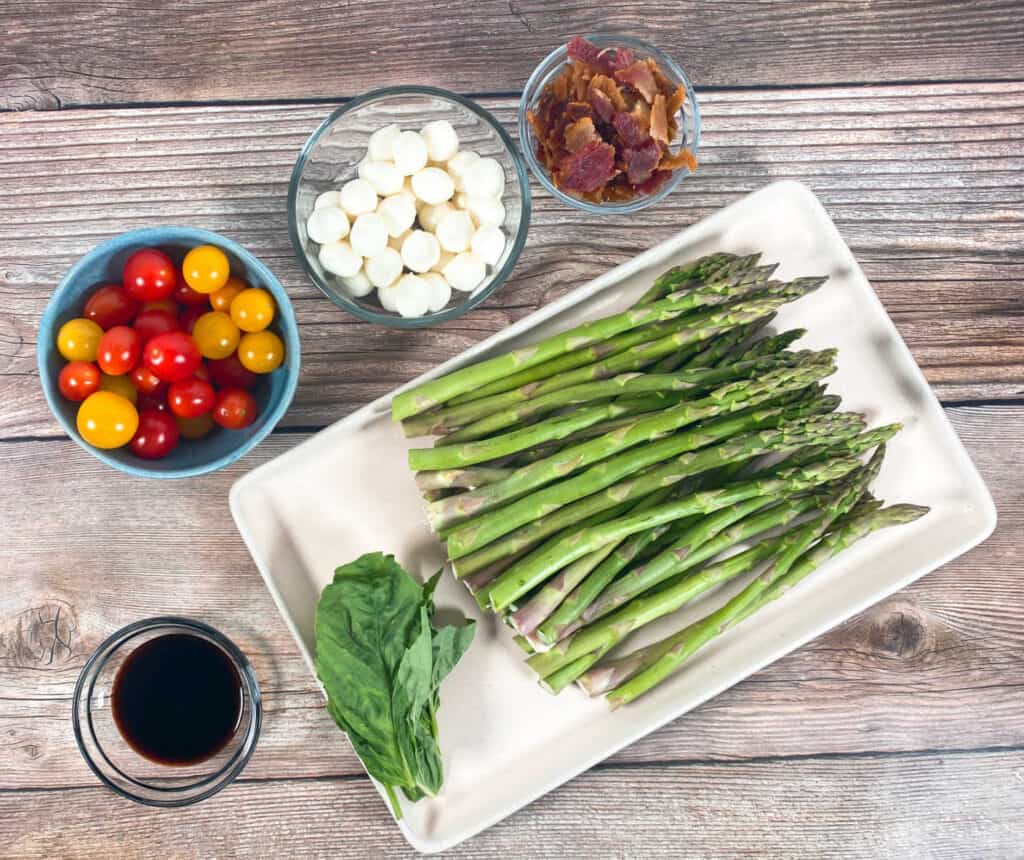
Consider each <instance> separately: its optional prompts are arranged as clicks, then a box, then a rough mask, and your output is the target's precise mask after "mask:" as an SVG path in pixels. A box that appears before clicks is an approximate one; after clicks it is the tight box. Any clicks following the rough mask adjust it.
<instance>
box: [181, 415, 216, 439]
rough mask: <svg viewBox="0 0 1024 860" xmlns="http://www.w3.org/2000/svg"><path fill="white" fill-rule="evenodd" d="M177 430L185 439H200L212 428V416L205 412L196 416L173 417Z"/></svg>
mask: <svg viewBox="0 0 1024 860" xmlns="http://www.w3.org/2000/svg"><path fill="white" fill-rule="evenodd" d="M174 420H175V423H176V424H177V425H178V430H179V432H180V433H181V435H182V436H184V437H185V438H186V439H202V438H203V437H204V436H205V435H206V434H207V433H209V432H210V431H211V430H212V429H213V428H214V426H215V425H214V423H213V416H212V415H211V414H210V413H209V412H207V413H206V414H205V415H200V416H199V417H198V418H177V417H176V418H175V419H174Z"/></svg>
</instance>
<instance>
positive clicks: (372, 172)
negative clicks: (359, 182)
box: [359, 161, 405, 197]
mask: <svg viewBox="0 0 1024 860" xmlns="http://www.w3.org/2000/svg"><path fill="white" fill-rule="evenodd" d="M359 176H360V177H361V178H362V179H365V180H366V181H367V182H369V183H370V185H372V186H373V190H374V191H376V192H377V193H378V194H379V195H380V196H381V197H387V196H388V195H389V194H397V193H398V192H399V191H401V190H402V184H403V183H404V182H405V177H404V176H402V174H401V173H399V172H398V168H397V167H395V165H394V164H392V163H391V162H390V161H370V162H368V163H367V164H366V166H365V167H360V168H359Z"/></svg>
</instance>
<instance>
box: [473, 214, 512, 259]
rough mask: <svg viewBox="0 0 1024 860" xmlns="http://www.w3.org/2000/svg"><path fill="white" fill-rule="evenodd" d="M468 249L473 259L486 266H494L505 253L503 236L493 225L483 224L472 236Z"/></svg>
mask: <svg viewBox="0 0 1024 860" xmlns="http://www.w3.org/2000/svg"><path fill="white" fill-rule="evenodd" d="M469 247H470V249H471V250H472V252H473V256H474V257H479V258H480V259H481V260H483V261H484V262H485V263H487V265H488V266H496V265H498V260H500V259H501V255H502V254H503V253H504V251H505V234H504V233H503V232H502V231H501V230H500V229H499V228H498V227H495V226H494V225H493V224H485V225H484V226H483V227H481V228H480V229H479V230H477V231H476V232H475V233H474V234H473V239H472V240H471V241H470V243H469Z"/></svg>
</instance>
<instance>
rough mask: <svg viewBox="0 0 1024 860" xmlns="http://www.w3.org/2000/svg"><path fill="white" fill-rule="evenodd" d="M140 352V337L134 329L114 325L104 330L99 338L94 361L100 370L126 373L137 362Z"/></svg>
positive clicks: (111, 373)
mask: <svg viewBox="0 0 1024 860" xmlns="http://www.w3.org/2000/svg"><path fill="white" fill-rule="evenodd" d="M141 353H142V339H141V338H140V337H139V333H138V332H137V331H135V329H133V328H130V327H129V326H126V325H116V326H114V327H113V328H111V329H107V331H106V332H104V334H103V337H102V338H101V339H100V346H99V350H98V352H97V354H96V363H97V364H98V365H99V366H100V370H102V371H103V372H104V373H109V374H110V375H111V376H120V375H121V374H122V373H128V371H130V370H132V369H133V368H134V367H135V365H137V364H138V363H139V356H140V354H141Z"/></svg>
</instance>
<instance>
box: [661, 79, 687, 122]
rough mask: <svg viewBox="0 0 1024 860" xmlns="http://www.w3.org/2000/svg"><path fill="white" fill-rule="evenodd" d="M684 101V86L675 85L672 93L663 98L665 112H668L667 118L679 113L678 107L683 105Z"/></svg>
mask: <svg viewBox="0 0 1024 860" xmlns="http://www.w3.org/2000/svg"><path fill="white" fill-rule="evenodd" d="M685 101H686V87H684V86H683V85H682V84H680V85H679V86H678V87H676V88H675V89H674V90H673V91H672V94H671V95H670V96H669V97H668V98H667V99H666V100H665V113H667V114H668V116H669V119H671V118H673V117H674V116H675V115H676V114H677V113H679V108H681V107H682V106H683V102H685Z"/></svg>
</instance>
